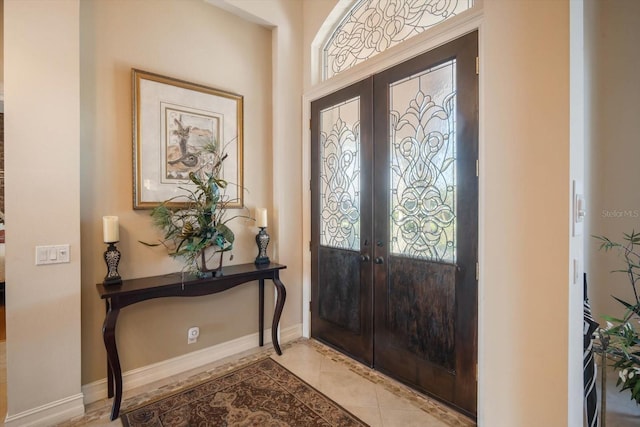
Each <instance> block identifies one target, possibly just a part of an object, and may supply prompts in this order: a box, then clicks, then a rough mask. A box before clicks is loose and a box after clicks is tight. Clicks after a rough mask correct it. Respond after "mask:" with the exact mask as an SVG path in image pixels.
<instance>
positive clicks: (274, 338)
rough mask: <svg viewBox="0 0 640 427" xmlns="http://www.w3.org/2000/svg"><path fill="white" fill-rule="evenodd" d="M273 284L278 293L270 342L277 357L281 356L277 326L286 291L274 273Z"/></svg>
mask: <svg viewBox="0 0 640 427" xmlns="http://www.w3.org/2000/svg"><path fill="white" fill-rule="evenodd" d="M273 284H274V286H275V287H276V292H277V293H278V299H277V300H276V308H275V311H274V313H273V323H272V324H271V340H272V341H273V348H274V349H275V350H276V353H278V355H282V350H280V344H279V343H278V324H279V323H280V316H281V315H282V309H283V308H284V301H285V300H286V299H287V291H286V289H285V288H284V284H283V283H282V282H281V281H280V277H279V275H278V274H277V273H276V275H275V277H274V278H273Z"/></svg>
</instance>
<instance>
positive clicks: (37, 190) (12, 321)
mask: <svg viewBox="0 0 640 427" xmlns="http://www.w3.org/2000/svg"><path fill="white" fill-rule="evenodd" d="M78 13H79V3H78V1H77V0H58V1H51V0H32V1H29V2H24V1H17V0H6V1H5V2H4V18H5V25H4V33H5V41H6V42H7V43H6V45H5V46H4V58H5V62H6V66H5V69H4V79H5V114H6V116H5V117H6V118H7V120H5V138H6V142H7V143H6V144H5V150H6V151H5V155H6V157H5V159H6V161H5V174H6V185H7V188H6V206H7V212H6V219H7V243H6V263H7V266H6V279H7V280H6V282H7V288H6V298H7V394H8V402H7V403H8V415H16V414H19V413H22V412H25V411H27V410H30V409H32V408H36V407H39V406H42V405H45V404H49V403H50V402H55V401H59V400H61V399H67V398H71V397H73V396H78V395H79V393H80V385H81V383H80V363H81V361H80V226H79V225H80V215H79V214H80V176H79V174H78V170H79V166H80V152H79V149H80V134H79V131H78V130H79V128H80V93H79V89H80V88H79V84H78V81H79V79H80V75H79V63H78V58H79V45H78V34H79V33H78V32H79V28H78ZM62 243H69V244H70V258H71V262H70V263H68V264H59V265H50V266H35V265H34V254H35V249H34V247H35V246H36V245H47V244H62ZM81 409H82V408H81V407H80V410H81Z"/></svg>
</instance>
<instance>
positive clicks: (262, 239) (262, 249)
mask: <svg viewBox="0 0 640 427" xmlns="http://www.w3.org/2000/svg"><path fill="white" fill-rule="evenodd" d="M266 228H267V227H260V231H259V232H258V234H256V244H257V245H258V256H257V257H256V261H255V264H256V265H263V264H269V263H270V262H271V261H270V260H269V257H268V256H267V246H268V245H269V240H270V237H269V235H268V234H267V232H266V231H265V229H266Z"/></svg>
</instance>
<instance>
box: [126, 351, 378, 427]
mask: <svg viewBox="0 0 640 427" xmlns="http://www.w3.org/2000/svg"><path fill="white" fill-rule="evenodd" d="M120 418H121V420H122V424H123V425H124V426H125V427H151V426H153V427H156V426H158V427H160V426H162V427H168V426H171V427H175V426H202V427H204V426H261V427H262V426H269V427H276V426H277V427H280V426H282V427H284V426H291V427H297V426H340V427H343V426H345V427H347V426H366V425H367V424H365V423H364V422H362V421H361V420H360V419H358V418H357V417H356V416H354V415H353V414H351V413H349V412H348V411H347V410H346V409H344V408H342V407H341V406H340V405H338V404H337V403H335V402H333V401H332V400H331V399H329V398H328V397H327V396H325V395H324V394H322V393H320V392H319V391H318V390H316V389H314V388H313V387H311V386H310V385H309V384H307V383H306V382H304V381H303V380H301V379H300V378H298V377H297V376H295V375H294V374H293V373H291V372H289V371H288V370H287V369H285V368H284V367H282V366H280V365H279V364H278V363H276V362H275V361H273V360H272V359H269V358H267V359H262V360H259V361H257V362H254V363H251V364H249V365H246V366H243V367H240V368H238V369H235V370H234V371H231V372H227V373H224V374H222V375H221V376H219V377H217V378H214V379H211V380H208V381H206V382H204V383H202V384H199V385H196V386H193V387H190V388H186V389H184V390H181V391H180V392H177V393H174V394H172V395H169V396H164V397H160V398H159V399H156V400H154V401H153V402H149V403H145V404H144V405H143V406H139V407H137V408H133V409H127V411H126V412H125V413H123V414H122V415H121V417H120Z"/></svg>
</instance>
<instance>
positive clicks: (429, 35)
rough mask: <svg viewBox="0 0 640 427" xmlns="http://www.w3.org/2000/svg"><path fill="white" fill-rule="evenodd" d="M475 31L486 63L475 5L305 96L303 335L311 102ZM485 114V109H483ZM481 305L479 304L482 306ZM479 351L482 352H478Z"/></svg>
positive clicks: (307, 320) (307, 297)
mask: <svg viewBox="0 0 640 427" xmlns="http://www.w3.org/2000/svg"><path fill="white" fill-rule="evenodd" d="M473 31H478V56H479V58H480V63H482V52H483V49H482V45H483V32H482V8H481V7H479V8H475V7H474V8H472V9H469V10H467V11H465V12H464V13H462V14H460V15H458V16H456V17H453V18H451V19H450V20H447V21H445V22H443V23H441V24H439V25H436V26H435V27H434V28H432V29H429V30H427V31H425V32H423V33H421V34H418V35H416V36H415V37H412V38H411V39H409V40H407V41H405V42H403V43H401V44H399V45H397V46H394V47H393V48H391V49H389V50H387V51H385V52H382V53H380V54H378V55H376V56H375V57H373V58H371V59H369V60H368V61H366V62H364V63H362V64H359V65H358V66H356V67H354V68H351V69H349V70H347V71H344V72H343V73H341V74H339V75H337V76H335V77H333V78H331V79H329V80H325V81H324V82H321V83H319V84H317V85H316V86H314V87H313V88H311V89H310V90H308V91H306V92H305V93H304V95H303V97H302V123H303V133H302V183H301V192H302V217H303V221H302V248H301V250H302V336H303V337H306V338H309V337H311V312H310V307H311V304H310V303H311V251H310V243H309V242H310V241H311V221H310V218H311V188H310V182H311V126H310V125H311V102H312V101H315V100H316V99H319V98H322V97H324V96H326V95H329V94H331V93H333V92H336V91H338V90H340V89H342V88H345V87H347V86H349V85H351V84H353V83H356V82H358V81H360V80H363V79H365V78H367V77H369V76H371V75H374V74H376V73H378V72H380V71H382V70H385V69H387V68H390V67H392V66H394V65H398V64H400V63H402V62H405V61H407V60H409V59H411V58H413V57H416V56H418V55H421V54H423V53H426V52H428V51H430V50H433V49H435V48H436V47H438V46H441V45H443V44H446V43H448V42H450V41H453V40H455V39H457V38H460V37H462V36H464V35H466V34H468V33H471V32H473ZM479 77H480V78H479V79H478V90H479V94H480V98H482V93H483V79H482V73H481V74H480V76H479ZM480 116H482V111H480ZM478 125H479V129H478V155H479V159H480V160H479V162H480V164H482V157H483V156H482V153H483V151H484V150H483V146H484V144H483V138H482V135H483V131H482V120H479V123H478ZM483 188H484V186H483V179H482V176H480V177H479V181H478V263H479V265H480V271H482V254H481V252H482V251H481V249H480V248H482V247H483V246H484V245H483V241H484V238H483V233H482V232H481V230H482V224H483V222H484V221H483V209H482V206H483V200H484V197H483V194H484V191H483ZM481 289H482V275H480V277H479V280H478V295H480V293H481ZM478 308H479V307H478ZM480 315H481V314H480V311H479V310H478V335H479V336H478V347H479V346H480V341H481V336H480V330H481V329H480ZM478 354H480V353H479V352H478Z"/></svg>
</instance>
